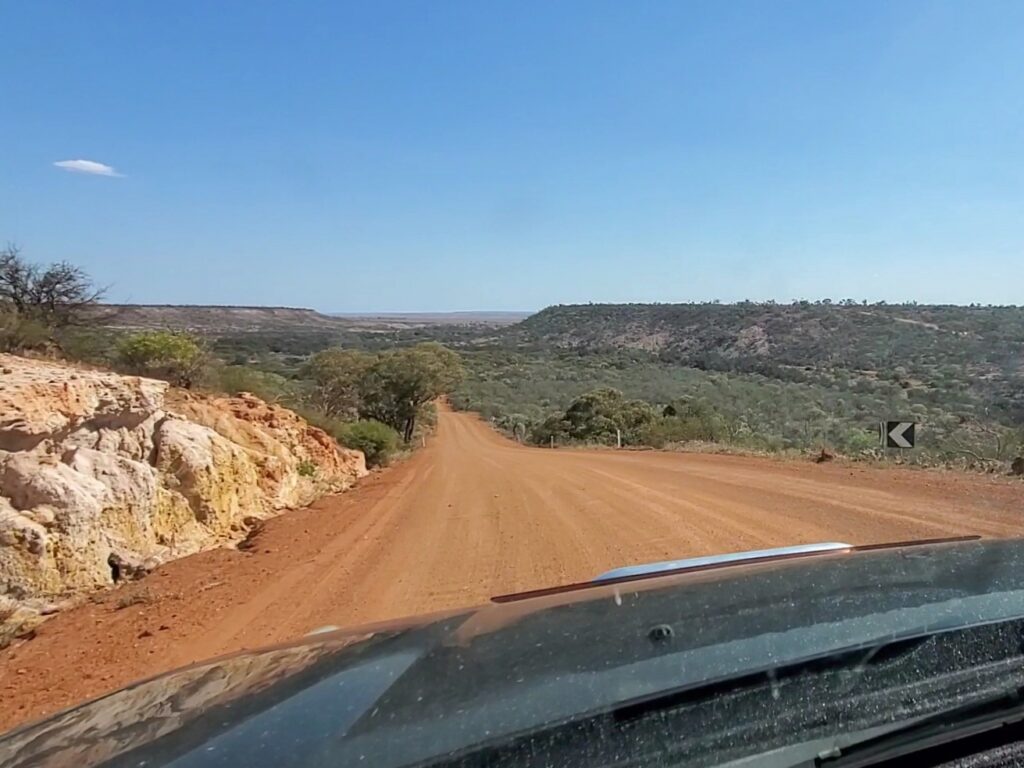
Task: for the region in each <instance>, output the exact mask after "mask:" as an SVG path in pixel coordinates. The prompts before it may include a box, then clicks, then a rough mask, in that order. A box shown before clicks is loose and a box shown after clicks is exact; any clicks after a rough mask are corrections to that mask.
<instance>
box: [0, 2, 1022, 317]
mask: <svg viewBox="0 0 1024 768" xmlns="http://www.w3.org/2000/svg"><path fill="white" fill-rule="evenodd" d="M0 28H3V29H4V42H5V53H4V60H5V67H4V73H3V75H2V76H0V104H2V105H3V114H4V117H3V119H2V120H0V148H2V151H0V241H13V242H16V243H18V244H19V245H20V246H21V247H22V249H23V252H24V254H25V255H26V256H28V257H30V258H33V259H37V260H40V261H52V260H58V259H67V260H70V261H73V262H75V263H78V264H80V265H82V266H84V267H85V268H86V269H87V270H88V271H89V272H90V273H91V274H92V275H94V276H95V278H96V279H97V280H98V281H99V282H101V283H104V284H110V285H111V289H110V297H111V298H112V299H115V300H129V301H137V302H167V303H222V304H230V303H239V304H279V305H289V306H311V307H315V308H317V309H320V310H324V311H364V310H409V311H429V310H456V309H534V308H540V307H542V306H545V305H548V304H552V303H558V302H565V303H567V302H585V301H687V300H700V299H711V298H720V299H722V300H736V299H744V298H752V299H765V298H775V299H779V300H789V299H792V298H797V297H801V298H803V297H806V298H819V297H825V296H828V297H832V298H836V299H838V298H843V297H846V296H851V297H854V298H857V299H860V298H868V299H879V298H882V299H886V300H890V301H894V300H903V299H911V298H913V299H917V300H919V301H941V302H958V303H967V302H971V301H980V302H985V303H989V302H991V303H1024V292H1022V287H1024V3H1020V2H1017V1H1016V0H1013V1H1012V2H959V3H957V2H941V3H936V2H929V3H922V2H911V1H909V0H902V1H901V2H861V1H860V0H857V1H856V2H854V1H852V0H851V1H849V2H827V3H826V2H819V1H818V0H814V1H813V2H781V1H780V2H760V1H758V2H729V3H719V2H710V1H709V2H705V3H691V2H681V1H679V2H676V1H672V2H664V3H652V2H598V1H597V0H590V1H588V2H568V1H564V0H559V2H523V1H522V0H517V1H516V2H504V3H498V2H489V1H487V2H481V1H480V0H470V1H467V2H440V1H438V2H408V3H396V2H372V3H347V4H341V3H336V2H323V3H304V2H289V3H275V4H273V5H272V4H265V3H260V2H252V1H251V0H246V1H245V2H235V3H228V2H218V3H207V2H186V1H185V0H179V1H178V2H174V3H147V2H137V3H135V2H123V1H122V2H99V1H98V0H96V1H92V2H88V3H83V2H66V3H57V2H47V1H46V0H34V1H33V2H23V3H7V4H5V6H4V9H3V10H0ZM74 160H87V161H91V162H94V163H101V164H104V165H105V166H110V167H111V168H113V169H116V172H117V173H119V174H121V175H120V176H112V175H98V174H97V173H95V172H93V173H86V172H82V170H81V169H76V168H75V167H71V168H68V167H58V166H55V165H54V164H55V163H58V162H62V161H74ZM85 170H91V171H96V170H100V171H103V169H102V168H99V167H96V166H90V167H86V168H85Z"/></svg>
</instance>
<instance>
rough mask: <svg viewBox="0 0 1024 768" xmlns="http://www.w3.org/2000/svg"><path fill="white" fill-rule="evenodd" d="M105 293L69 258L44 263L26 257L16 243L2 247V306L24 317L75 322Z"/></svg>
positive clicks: (54, 323)
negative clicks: (28, 259) (71, 262)
mask: <svg viewBox="0 0 1024 768" xmlns="http://www.w3.org/2000/svg"><path fill="white" fill-rule="evenodd" d="M103 293H104V291H103V289H102V288H97V287H96V285H95V284H94V283H93V281H92V279H91V278H90V277H89V276H88V275H87V274H86V273H85V271H84V270H82V269H81V268H80V267H76V266H74V265H73V264H69V263H68V262H66V261H61V262H57V263H56V264H50V265H48V266H43V265H40V264H31V263H29V262H28V261H26V260H25V259H24V258H23V257H22V255H21V251H20V249H19V248H18V247H17V246H16V245H13V244H9V245H8V246H7V247H6V248H4V249H3V250H0V308H3V307H4V305H6V309H7V311H9V312H13V313H16V314H17V315H18V316H19V317H20V318H21V319H23V320H26V321H31V322H35V323H42V324H44V325H46V326H48V327H50V328H63V327H65V326H68V325H74V324H76V323H78V322H80V321H81V320H82V318H83V317H84V316H85V315H86V314H87V310H88V309H89V308H90V307H92V306H94V305H95V304H96V303H98V302H99V300H100V299H102V298H103Z"/></svg>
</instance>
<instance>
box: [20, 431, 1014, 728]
mask: <svg viewBox="0 0 1024 768" xmlns="http://www.w3.org/2000/svg"><path fill="white" fill-rule="evenodd" d="M1022 502H1024V484H1022V482H1021V481H1020V480H1017V479H1008V478H996V477H984V476H978V475H968V474H958V473H953V472H926V471H914V470H907V469H880V468H875V467H866V466H858V465H851V464H844V463H841V462H838V461H836V462H828V463H824V464H815V463H812V462H810V461H807V462H793V461H776V460H771V459H763V458H751V457H742V456H720V455H693V454H680V453H659V452H640V451H628V452H615V451H587V450H567V449H557V450H547V449H540V448H527V447H523V446H520V445H518V444H516V443H513V442H510V441H509V440H506V439H505V438H503V437H501V436H500V435H498V434H496V433H495V432H494V431H492V430H491V429H490V428H488V427H487V426H486V425H485V424H483V423H481V422H480V421H479V420H478V419H477V418H476V417H474V416H472V415H468V414H458V413H451V412H448V411H442V412H441V413H440V414H439V423H438V431H437V434H436V436H435V437H434V438H433V439H432V441H431V442H430V443H428V445H427V447H426V448H425V449H424V450H421V451H419V452H417V453H416V454H415V455H414V456H413V457H412V458H410V459H409V460H408V461H406V462H403V463H402V464H400V465H398V466H396V467H394V468H392V469H390V470H387V471H384V472H381V473H377V474H375V475H373V476H371V477H370V478H367V479H366V480H364V481H362V482H361V483H360V485H359V487H357V488H356V489H354V490H352V491H349V492H348V493H345V494H343V495H339V496H333V497H328V498H325V499H322V500H321V501H319V502H318V503H316V504H314V505H313V506H312V507H309V508H307V509H301V510H295V511H291V512H287V513H285V514H283V515H281V516H280V517H278V518H275V519H273V520H270V521H267V523H266V526H265V527H264V529H263V530H262V531H261V532H260V533H259V535H258V536H256V537H255V538H254V539H253V540H252V541H251V546H248V547H247V548H246V549H244V551H239V550H235V549H220V550H215V551H211V552H205V553H202V554H198V555H194V556H192V557H188V558H184V559H182V560H178V561H176V562H173V563H169V564H167V565H165V566H163V567H161V568H160V569H159V570H157V571H156V572H155V573H153V574H151V575H150V576H149V577H147V578H146V579H145V580H144V581H141V582H136V583H133V584H128V585H125V586H123V587H121V588H119V589H117V590H114V591H112V592H109V593H105V594H102V595H100V596H98V597H97V598H95V599H94V600H93V601H89V602H87V603H86V604H84V605H83V606H81V607H80V608H76V609H74V610H71V611H68V612H66V613H63V614H61V615H59V616H56V617H55V618H54V619H53V620H51V621H48V622H46V623H45V624H43V625H42V626H41V627H40V628H39V629H38V630H37V634H36V636H35V637H34V638H33V639H31V640H27V641H23V642H19V643H18V644H16V645H14V646H11V647H10V648H8V649H6V650H4V651H0V702H2V706H0V730H2V729H6V728H9V727H12V726H14V725H16V724H18V723H21V722H24V721H26V720H29V719H35V718H38V717H40V716H43V715H47V714H50V713H53V712H55V711H57V710H59V709H62V708H64V707H67V706H70V705H72V704H75V703H78V702H80V701H83V700H85V699H87V698H92V697H95V696H97V695H100V694H103V693H105V692H108V691H111V690H114V689H116V688H120V687H122V686H124V685H126V684H128V683H130V682H133V681H134V680H137V679H139V678H142V677H147V676H150V675H154V674H158V673H160V672H164V671H166V670H169V669H172V668H174V667H178V666H181V665H184V664H188V663H191V662H193V661H197V660H201V659H204V658H208V657H211V656H215V655H219V654H224V653H228V652H231V651H236V650H240V649H243V648H251V647H256V646H262V645H267V644H270V643H275V642H279V641H284V640H288V639H290V638H295V637H297V636H301V635H303V634H305V633H307V632H309V631H311V630H313V629H315V628H318V627H321V626H324V625H338V626H348V625H357V624H362V623H368V622H374V621H380V620H385V619H392V618H396V617H399V616H404V615H410V614H419V613H425V612H431V611H440V610H446V609H451V608H457V607H461V606H468V605H472V604H477V603H480V602H483V601H486V600H487V599H488V598H490V597H491V596H493V595H498V594H505V593H509V592H516V591H520V590H527V589H533V588H539V587H545V586H553V585H558V584H563V583H568V582H574V581H582V580H586V579H590V578H592V577H594V576H595V575H597V574H599V573H601V572H602V571H605V570H607V569H610V568H614V567H616V566H622V565H628V564H635V563H642V562H647V561H653V560H664V559H669V558H678V557H684V556H688V555H700V554H709V553H718V552H728V551H738V550H744V549H757V548H763V547H769V546H778V545H784V544H798V543H808V542H815V541H837V540H838V541H846V542H849V543H852V544H868V543H876V542H886V541H897V540H907V539H921V538H929V537H943V536H953V535H959V534H980V535H982V536H999V537H1002V536H1017V535H1020V533H1021V532H1022V526H1021V523H1022V520H1024V503H1022Z"/></svg>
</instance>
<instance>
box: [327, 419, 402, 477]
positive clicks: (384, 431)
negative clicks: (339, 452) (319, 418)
mask: <svg viewBox="0 0 1024 768" xmlns="http://www.w3.org/2000/svg"><path fill="white" fill-rule="evenodd" d="M335 437H336V438H337V439H338V441H339V442H340V443H341V444H342V445H345V446H347V447H349V448H355V449H356V450H359V451H362V452H363V455H365V456H366V464H367V466H371V467H377V466H385V465H387V463H388V462H389V461H390V460H391V456H392V455H393V454H394V452H395V451H396V450H397V449H398V444H399V442H400V441H401V439H402V438H401V436H400V435H399V434H398V432H396V431H395V430H394V429H392V428H391V427H389V426H388V425H387V424H382V423H381V422H379V421H373V420H367V421H354V422H352V423H350V424H344V425H342V426H341V427H340V428H339V429H338V430H337V432H336V433H335Z"/></svg>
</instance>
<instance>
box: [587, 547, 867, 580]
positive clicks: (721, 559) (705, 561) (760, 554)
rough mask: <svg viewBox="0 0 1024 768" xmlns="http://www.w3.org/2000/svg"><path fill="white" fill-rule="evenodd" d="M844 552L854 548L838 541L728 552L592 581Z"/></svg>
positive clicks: (632, 567)
mask: <svg viewBox="0 0 1024 768" xmlns="http://www.w3.org/2000/svg"><path fill="white" fill-rule="evenodd" d="M844 549H853V545H852V544H844V543H843V542H841V541H824V542H821V543H819V544H798V545H796V546H793V547H775V548H774V549H751V550H748V551H746V552H730V553H728V554H724V555H705V556H704V557H688V558H686V559H684V560H663V561H662V562H660V563H646V564H644V565H627V566H625V567H623V568H614V569H613V570H610V571H605V572H604V573H602V574H601V575H600V576H597V577H595V578H594V579H593V580H594V581H595V582H599V581H611V580H612V579H624V578H628V577H631V576H648V575H650V574H653V573H663V572H665V571H685V570H688V569H690V568H703V567H704V566H708V565H722V564H725V563H742V562H744V561H746V560H763V559H768V558H773V557H787V556H789V555H813V554H815V553H818V552H837V551H840V550H844Z"/></svg>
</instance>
